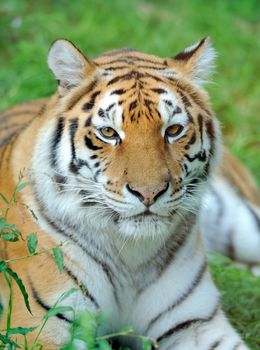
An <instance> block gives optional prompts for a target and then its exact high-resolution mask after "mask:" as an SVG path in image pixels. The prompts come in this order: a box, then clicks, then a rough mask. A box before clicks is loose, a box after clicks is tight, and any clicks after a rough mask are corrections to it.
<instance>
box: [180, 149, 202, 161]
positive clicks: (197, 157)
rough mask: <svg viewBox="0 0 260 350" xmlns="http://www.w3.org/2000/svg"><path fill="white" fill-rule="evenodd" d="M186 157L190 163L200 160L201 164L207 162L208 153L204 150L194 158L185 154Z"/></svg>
mask: <svg viewBox="0 0 260 350" xmlns="http://www.w3.org/2000/svg"><path fill="white" fill-rule="evenodd" d="M184 157H185V158H186V159H188V161H189V162H194V160H196V159H198V160H199V161H201V162H205V161H206V160H207V155H206V151H205V150H204V149H203V150H201V151H200V152H198V153H196V154H195V155H194V156H190V155H189V154H184Z"/></svg>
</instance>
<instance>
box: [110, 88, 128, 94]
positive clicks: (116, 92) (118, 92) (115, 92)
mask: <svg viewBox="0 0 260 350" xmlns="http://www.w3.org/2000/svg"><path fill="white" fill-rule="evenodd" d="M125 92H126V90H125V89H118V90H114V91H113V92H111V94H110V95H123V94H124V93H125Z"/></svg>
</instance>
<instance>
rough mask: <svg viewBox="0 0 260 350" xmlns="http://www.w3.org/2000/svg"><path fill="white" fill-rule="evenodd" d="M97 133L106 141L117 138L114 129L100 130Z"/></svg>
mask: <svg viewBox="0 0 260 350" xmlns="http://www.w3.org/2000/svg"><path fill="white" fill-rule="evenodd" d="M98 131H99V132H100V134H101V135H102V136H103V137H105V138H106V139H117V138H119V135H118V133H117V132H116V131H115V130H114V129H112V128H110V127H105V128H100V129H99V130H98Z"/></svg>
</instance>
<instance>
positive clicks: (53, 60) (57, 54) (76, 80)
mask: <svg viewBox="0 0 260 350" xmlns="http://www.w3.org/2000/svg"><path fill="white" fill-rule="evenodd" d="M48 66H49V68H50V69H51V70H52V72H53V74H54V76H55V78H56V80H57V81H58V83H59V92H60V93H61V95H65V94H66V93H67V92H68V91H69V90H70V89H71V88H73V87H75V86H78V85H79V84H80V83H81V82H82V80H83V79H84V77H85V76H86V73H87V71H88V70H90V69H91V68H93V67H94V63H92V62H91V61H89V60H88V59H87V58H86V57H85V56H84V55H83V54H82V53H81V52H80V51H79V50H78V49H77V48H76V47H75V46H74V45H73V44H72V43H71V42H70V41H68V40H64V39H61V40H56V41H54V43H53V44H52V46H51V48H50V50H49V54H48Z"/></svg>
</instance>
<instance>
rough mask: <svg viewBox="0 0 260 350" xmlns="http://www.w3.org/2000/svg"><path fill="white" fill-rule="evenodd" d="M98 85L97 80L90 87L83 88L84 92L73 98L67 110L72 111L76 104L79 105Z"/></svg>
mask: <svg viewBox="0 0 260 350" xmlns="http://www.w3.org/2000/svg"><path fill="white" fill-rule="evenodd" d="M96 84H97V80H94V81H92V82H91V83H90V84H89V85H87V86H86V87H84V88H82V90H81V91H79V92H78V94H76V95H74V96H72V97H71V99H70V101H69V103H68V106H67V110H69V111H70V110H71V109H72V108H73V107H74V106H75V104H77V103H78V102H79V101H80V100H81V99H82V97H83V96H85V95H87V94H88V93H90V92H91V91H92V90H93V89H94V88H95V86H96Z"/></svg>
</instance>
